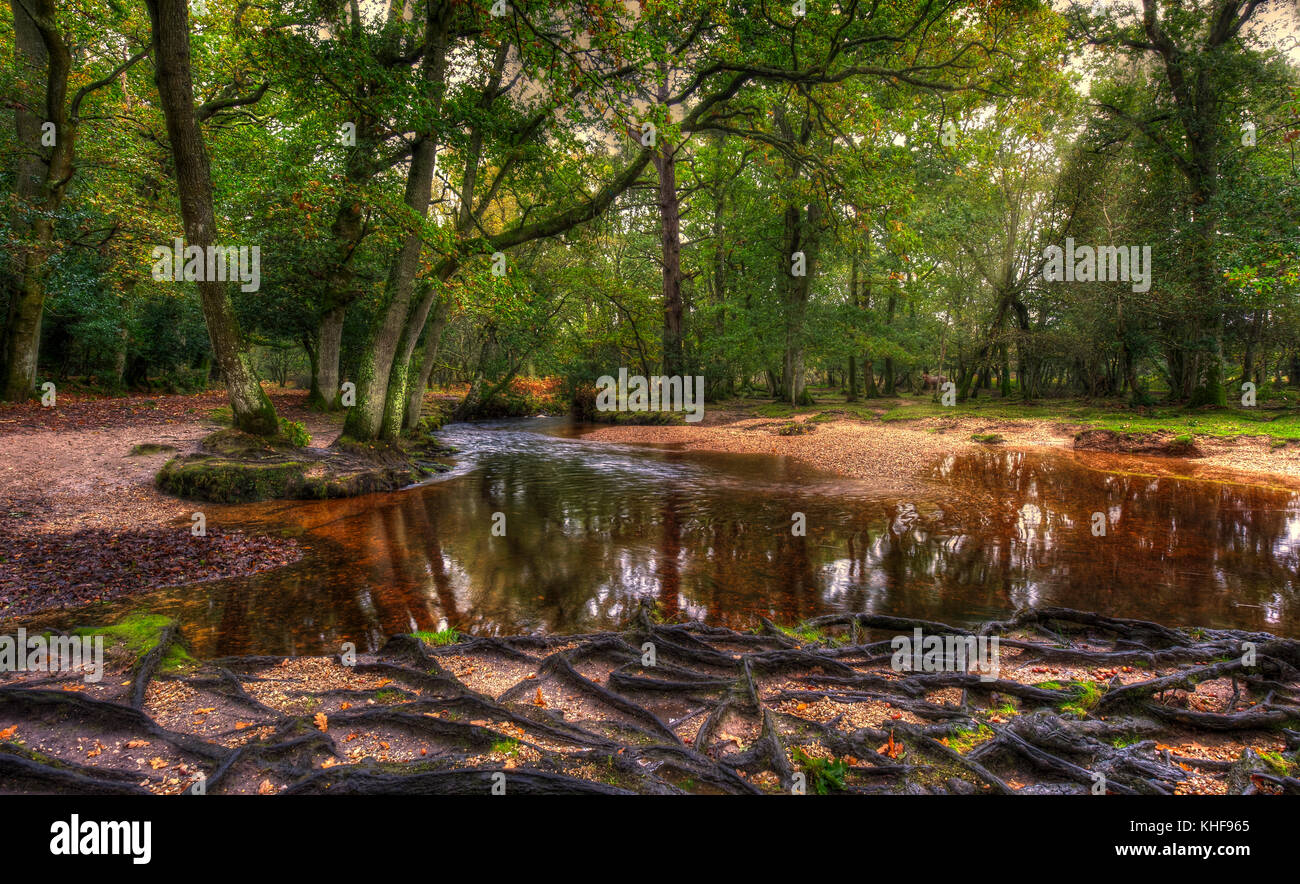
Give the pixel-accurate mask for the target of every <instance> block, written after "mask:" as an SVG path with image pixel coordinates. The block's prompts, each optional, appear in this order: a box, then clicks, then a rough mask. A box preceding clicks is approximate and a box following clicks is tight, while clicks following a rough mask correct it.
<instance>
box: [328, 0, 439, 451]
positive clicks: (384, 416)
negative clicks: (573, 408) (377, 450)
mask: <svg viewBox="0 0 1300 884" xmlns="http://www.w3.org/2000/svg"><path fill="white" fill-rule="evenodd" d="M451 16H452V10H451V4H450V3H449V2H445V0H440V2H434V0H431V2H430V3H429V6H428V10H427V13H426V24H425V28H426V30H425V47H424V59H423V61H422V62H421V65H422V72H423V79H424V82H425V86H426V88H427V89H428V90H429V91H430V92H431V93H432V95H433V107H432V109H431V115H430V118H431V119H432V118H433V117H436V116H437V115H438V114H439V113H440V112H441V109H442V100H443V94H444V92H445V90H446V76H447V45H448V31H449V28H450V24H451ZM436 159H437V143H436V142H435V140H434V138H433V134H432V131H431V122H426V123H422V124H421V131H420V132H419V133H418V140H417V143H416V146H415V150H414V152H413V154H412V157H411V164H410V169H409V170H408V172H407V177H406V194H405V204H406V206H407V208H408V209H409V210H410V213H409V214H410V216H411V217H410V222H411V227H410V229H409V230H408V231H407V232H406V235H405V237H404V238H403V241H402V249H401V252H400V253H399V254H398V256H397V258H396V259H395V260H394V261H393V264H392V266H391V267H390V269H389V273H388V281H387V283H386V286H385V292H386V295H387V306H386V307H385V308H384V309H383V310H382V311H381V312H380V313H379V315H378V317H376V321H375V322H374V324H372V326H371V331H370V334H369V335H368V341H367V346H366V347H365V348H364V350H363V352H362V356H361V365H360V368H359V369H358V372H357V404H356V405H355V406H354V407H352V408H351V409H349V411H348V416H347V420H346V421H345V422H344V425H343V436H344V437H347V438H351V439H355V440H357V441H363V442H365V441H371V440H373V439H376V438H379V436H380V434H381V433H382V432H384V430H385V426H386V425H387V426H388V428H389V431H390V432H391V433H392V434H393V435H396V434H397V433H399V432H400V429H401V415H400V414H399V415H396V423H395V424H394V423H393V416H394V413H395V411H396V410H397V409H395V408H391V407H389V399H390V398H391V397H396V399H397V400H398V402H399V403H400V405H401V406H402V407H404V406H405V404H406V371H407V367H408V366H407V364H405V363H404V364H402V365H400V366H399V367H398V368H397V376H396V377H394V376H393V374H394V363H395V357H396V356H397V353H398V350H399V347H402V346H403V345H404V341H403V338H404V335H406V334H408V331H407V329H408V326H409V324H410V323H409V320H410V319H411V316H410V306H411V297H412V295H413V293H414V288H415V276H416V272H417V271H418V269H419V263H420V251H421V249H422V248H423V246H424V236H423V229H422V227H423V222H424V219H425V218H426V217H427V216H428V214H429V204H430V202H431V193H432V189H433V171H434V164H435V162H436ZM425 309H426V310H427V308H425ZM422 322H423V321H422V320H421V323H422ZM416 334H417V335H418V334H419V330H418V329H417V330H416ZM407 362H409V359H408V360H407Z"/></svg>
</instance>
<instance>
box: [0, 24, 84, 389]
mask: <svg viewBox="0 0 1300 884" xmlns="http://www.w3.org/2000/svg"><path fill="white" fill-rule="evenodd" d="M11 6H12V9H13V14H14V60H15V63H16V64H15V66H16V67H20V68H22V69H23V70H22V75H23V79H25V80H26V82H28V83H32V84H40V83H43V84H44V87H45V88H44V90H43V94H42V90H40V89H38V88H36V87H35V86H33V88H32V89H31V90H30V91H29V93H28V94H27V95H26V96H24V98H25V101H22V102H19V103H18V106H17V107H16V109H15V113H14V118H15V124H16V134H17V142H18V157H17V161H16V163H15V167H16V168H15V169H14V171H15V174H16V179H15V181H14V197H15V200H14V204H13V213H12V224H13V230H12V231H11V232H10V237H11V238H12V239H13V240H14V241H15V244H16V245H17V251H18V254H17V256H16V258H17V260H15V261H14V262H13V268H12V270H11V271H10V272H9V273H8V274H6V276H8V277H9V278H8V279H7V280H6V282H7V283H8V284H7V285H6V294H7V296H8V297H7V298H6V314H7V315H6V326H5V333H4V343H3V347H2V348H0V349H2V350H3V353H4V363H3V364H2V365H0V398H3V399H5V400H7V401H10V402H18V401H22V400H24V399H28V398H30V397H31V395H32V392H33V391H34V390H35V388H36V364H37V359H38V356H39V351H40V343H41V314H42V312H43V311H44V309H45V279H46V275H47V274H48V272H49V263H48V262H49V257H50V254H51V252H52V251H53V248H54V220H55V216H56V215H57V213H58V211H59V207H60V206H61V205H62V203H63V195H64V193H65V192H66V190H67V186H68V182H69V180H71V178H72V156H73V145H74V141H75V134H76V133H75V131H74V129H73V128H72V127H71V126H70V125H69V123H68V109H67V92H68V74H69V71H70V69H71V66H72V57H71V53H70V51H69V49H68V45H67V43H66V42H65V41H64V39H63V35H62V34H61V33H60V32H59V29H58V26H57V24H56V22H55V12H54V2H53V0H31V2H30V3H23V2H17V0H11ZM42 106H43V113H44V119H41V118H40V116H38V112H36V111H34V110H33V108H41V107H42ZM47 122H48V123H53V124H54V136H55V143H54V146H53V147H50V148H45V147H44V146H43V145H42V144H41V135H42V132H41V127H42V125H43V124H44V123H47Z"/></svg>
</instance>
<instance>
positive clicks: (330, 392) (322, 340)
mask: <svg viewBox="0 0 1300 884" xmlns="http://www.w3.org/2000/svg"><path fill="white" fill-rule="evenodd" d="M346 313H347V307H335V308H333V309H332V310H326V311H325V313H324V315H322V316H321V319H320V328H319V330H318V331H317V334H316V361H315V362H314V363H313V364H312V379H311V395H310V396H309V397H308V398H307V402H308V404H309V405H311V406H312V407H313V408H319V409H320V410H321V411H333V410H334V409H336V408H338V407H339V404H340V403H339V394H340V390H339V384H340V383H341V381H342V378H340V376H339V358H340V354H341V352H342V348H343V318H344V315H345V314H346Z"/></svg>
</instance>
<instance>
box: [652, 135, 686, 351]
mask: <svg viewBox="0 0 1300 884" xmlns="http://www.w3.org/2000/svg"><path fill="white" fill-rule="evenodd" d="M654 164H655V171H657V172H658V173H659V191H658V193H659V244H660V250H661V253H662V258H661V260H662V262H663V304H664V337H663V374H664V375H666V376H668V377H673V376H676V375H681V374H683V360H684V354H683V352H682V325H683V312H684V311H683V307H682V234H681V230H682V227H681V214H682V208H681V200H680V199H679V197H678V196H677V167H676V160H675V159H674V155H673V150H672V148H671V147H670V146H669V145H668V142H667V140H666V139H664V138H663V137H662V136H661V137H660V139H659V151H658V153H656V154H655V158H654Z"/></svg>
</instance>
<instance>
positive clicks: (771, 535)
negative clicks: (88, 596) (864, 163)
mask: <svg viewBox="0 0 1300 884" xmlns="http://www.w3.org/2000/svg"><path fill="white" fill-rule="evenodd" d="M559 429H560V427H559V426H558V425H556V424H553V423H548V422H541V421H539V422H535V423H527V422H522V423H521V422H512V423H503V424H494V425H475V426H466V425H458V426H454V427H452V428H449V430H448V431H447V433H446V435H447V436H448V438H449V441H451V442H452V443H453V444H456V445H459V446H460V447H461V448H462V449H463V450H464V452H465V454H464V456H463V457H462V458H460V460H459V464H458V466H457V469H456V470H455V471H454V473H453V474H451V475H450V477H449V478H447V479H444V480H443V481H440V482H437V483H434V484H432V485H428V486H425V487H421V488H417V489H411V490H408V491H406V492H403V493H400V494H396V495H384V496H375V497H368V498H357V499H353V500H347V501H325V502H319V503H315V502H313V503H307V504H302V503H295V504H284V503H279V504H270V505H260V506H255V507H240V508H232V509H231V510H230V511H229V512H228V513H226V514H224V515H223V520H224V519H226V518H229V519H238V520H240V521H242V522H243V523H244V524H247V525H249V526H251V527H262V528H270V529H275V530H285V531H289V532H291V533H294V534H296V535H299V536H300V537H301V539H302V540H303V542H304V543H305V544H307V545H308V547H309V554H308V555H307V557H306V558H305V559H304V560H303V561H302V562H300V563H298V564H297V565H294V566H291V567H289V568H285V569H281V570H278V571H275V572H271V573H269V574H265V575H260V576H257V577H254V578H249V579H242V580H230V581H223V582H219V583H212V584H204V585H199V586H191V587H185V588H181V589H172V590H165V591H162V592H158V593H155V594H153V595H152V596H150V597H148V598H146V599H145V600H144V604H145V606H146V607H148V608H149V609H151V610H157V611H162V612H166V613H170V614H171V615H173V616H176V617H178V618H179V619H180V620H181V621H182V624H183V631H184V633H185V635H186V636H187V637H188V638H189V639H190V641H191V642H192V643H193V644H194V646H195V650H196V652H197V653H199V654H200V655H202V656H212V655H222V654H236V653H273V654H286V653H314V652H320V651H326V650H328V651H336V650H338V648H339V647H340V646H341V644H342V643H343V642H345V641H352V642H356V643H357V645H358V646H359V647H361V648H368V647H375V646H377V644H378V643H379V642H381V641H382V639H383V637H384V636H386V635H389V634H392V633H396V632H403V631H409V630H412V629H422V630H436V629H442V628H445V627H448V626H451V627H456V628H458V629H462V630H468V631H472V632H475V633H479V634H485V633H510V632H530V631H545V632H557V633H571V632H581V631H587V630H593V629H599V628H604V627H608V626H612V625H615V624H617V623H618V622H620V621H621V619H622V618H623V617H624V616H625V615H626V614H627V612H628V611H629V609H630V608H632V607H634V606H635V605H636V603H637V601H638V600H639V599H642V598H654V599H656V600H657V601H658V602H659V604H660V605H661V606H662V608H663V609H664V611H665V613H667V614H669V615H670V616H677V615H685V616H694V617H701V618H703V619H706V620H708V621H710V622H713V623H719V624H724V625H729V626H734V627H748V626H751V625H753V624H754V623H756V622H757V618H758V616H759V615H762V616H766V617H769V618H771V619H773V620H775V621H777V622H793V621H796V620H799V619H801V618H804V617H809V616H813V615H816V614H821V613H826V612H830V611H877V612H882V613H891V614H898V615H908V616H919V617H926V618H932V619H939V620H946V621H952V622H958V621H960V622H971V621H975V620H981V619H986V618H989V617H993V616H999V615H1004V614H1006V613H1008V612H1010V611H1012V610H1014V609H1015V608H1016V607H1018V606H1021V605H1026V604H1033V603H1050V604H1061V605H1069V606H1072V607H1080V608H1089V609H1093V610H1098V611H1102V612H1104V613H1107V614H1111V615H1115V616H1131V617H1143V618H1149V619H1157V620H1162V621H1165V622H1169V623H1197V624H1201V625H1208V626H1229V625H1230V626H1238V627H1243V628H1261V629H1268V630H1270V631H1273V632H1278V633H1283V634H1288V635H1297V634H1300V613H1298V611H1297V605H1296V598H1297V572H1298V570H1300V561H1298V559H1300V495H1296V494H1293V493H1289V492H1285V491H1279V490H1274V489H1267V488H1260V487H1252V486H1242V485H1231V484H1223V483H1213V482H1202V481H1192V480H1187V479H1176V478H1171V477H1159V476H1154V477H1153V476H1146V475H1137V474H1135V473H1133V472H1122V471H1123V470H1132V469H1133V468H1134V466H1135V465H1140V463H1141V462H1140V461H1138V460H1136V459H1133V458H1124V457H1121V456H1114V455H1082V454H1080V455H1074V454H1034V453H1025V452H1016V451H984V450H981V451H976V452H972V453H970V454H966V455H962V456H955V457H950V458H948V459H946V460H945V461H943V462H942V463H941V464H939V465H938V466H937V467H936V469H935V472H934V475H933V477H932V479H933V487H932V489H931V490H930V491H928V492H925V493H922V494H919V495H915V496H913V497H911V498H910V499H906V500H900V499H898V498H897V497H884V496H882V495H881V494H879V493H877V492H875V491H873V489H872V486H871V483H869V482H860V481H849V480H843V479H838V478H831V477H827V476H823V475H819V474H817V473H816V472H814V471H810V470H809V469H807V468H804V467H800V466H799V465H797V464H795V463H793V462H791V461H788V460H786V459H784V458H777V457H765V456H750V455H746V456H735V455H703V454H694V453H692V454H687V453H683V452H679V451H675V450H672V449H670V448H650V447H630V446H609V445H599V444H594V443H587V442H584V441H582V440H581V439H580V438H573V437H572V434H569V433H561V432H557V431H558V430H559ZM541 431H546V432H541ZM795 512H802V513H804V514H805V516H806V521H807V536H793V535H792V533H791V524H792V522H791V517H792V514H793V513H795ZM1094 512H1104V513H1106V514H1107V519H1108V524H1107V529H1106V536H1104V537H1097V536H1094V535H1093V533H1092V523H1091V514H1092V513H1094ZM495 513H503V514H504V515H505V533H504V535H503V536H495V535H494V534H493V532H492V525H493V516H494V514H495ZM137 605H138V600H137Z"/></svg>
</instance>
